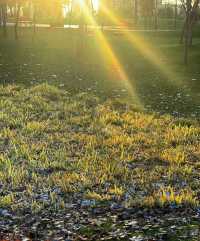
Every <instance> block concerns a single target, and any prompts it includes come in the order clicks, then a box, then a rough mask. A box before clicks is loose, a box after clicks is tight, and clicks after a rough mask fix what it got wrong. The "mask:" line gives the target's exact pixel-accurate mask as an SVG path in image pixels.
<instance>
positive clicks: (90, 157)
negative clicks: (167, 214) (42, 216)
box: [0, 84, 200, 212]
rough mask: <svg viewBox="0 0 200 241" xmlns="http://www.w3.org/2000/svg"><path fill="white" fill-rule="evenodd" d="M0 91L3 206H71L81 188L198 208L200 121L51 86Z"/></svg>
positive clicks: (85, 194) (101, 195)
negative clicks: (146, 110) (150, 112)
mask: <svg viewBox="0 0 200 241" xmlns="http://www.w3.org/2000/svg"><path fill="white" fill-rule="evenodd" d="M0 94H1V101H0V109H1V113H0V126H1V130H0V150H1V155H0V182H1V185H2V189H1V193H2V195H1V199H0V206H1V207H9V208H12V209H13V210H18V211H19V210H23V209H25V208H26V207H27V205H28V206H29V207H30V208H31V209H32V210H33V211H36V212H38V211H39V210H41V209H43V208H47V207H49V208H50V207H51V208H52V206H53V207H54V208H65V203H67V202H68V201H69V199H70V198H71V197H73V196H74V197H75V196H76V195H77V194H78V195H79V200H76V202H78V201H80V200H85V199H86V200H87V199H89V200H97V202H100V203H101V202H110V201H114V202H120V203H122V204H123V205H124V206H126V207H132V206H137V207H139V206H142V207H144V206H146V207H148V208H150V207H155V206H161V207H163V206H168V205H170V204H174V203H175V204H176V205H177V206H180V205H184V206H187V207H196V206H198V204H199V200H198V195H199V193H198V190H199V182H198V179H199V161H200V152H199V150H200V144H199V143H200V139H199V138H200V126H199V124H198V122H197V121H195V120H189V119H178V118H173V117H171V116H169V115H162V116H160V115H158V114H154V113H152V114H149V113H142V112H138V111H137V108H136V107H135V106H133V105H127V104H126V103H123V102H120V101H119V100H117V99H115V100H105V101H102V100H100V99H99V98H98V97H96V96H93V95H91V94H90V93H80V94H77V95H71V94H70V93H68V92H66V91H63V90H59V89H57V88H56V87H53V86H50V85H47V84H42V85H38V86H35V87H32V88H28V89H24V88H22V87H19V86H17V85H9V86H7V87H1V89H0ZM41 194H47V195H48V198H47V200H43V199H42V198H40V195H41ZM27 200H29V202H28V203H27Z"/></svg>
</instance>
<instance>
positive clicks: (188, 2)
mask: <svg viewBox="0 0 200 241" xmlns="http://www.w3.org/2000/svg"><path fill="white" fill-rule="evenodd" d="M186 4H187V5H186V27H185V51H184V63H185V64H186V65H187V64H188V52H189V38H190V33H191V26H190V11H191V0H187V3H186Z"/></svg>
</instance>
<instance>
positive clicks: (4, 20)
mask: <svg viewBox="0 0 200 241" xmlns="http://www.w3.org/2000/svg"><path fill="white" fill-rule="evenodd" d="M1 10H2V22H3V33H4V37H7V5H6V4H3V5H2V7H1Z"/></svg>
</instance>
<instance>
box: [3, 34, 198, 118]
mask: <svg viewBox="0 0 200 241" xmlns="http://www.w3.org/2000/svg"><path fill="white" fill-rule="evenodd" d="M19 32H20V38H19V40H18V41H15V40H14V31H13V29H9V31H8V38H7V39H4V38H1V40H0V43H1V44H0V54H1V58H0V64H1V66H0V70H1V73H0V82H1V83H2V84H5V85H7V84H9V83H14V84H23V85H26V86H30V85H32V86H34V85H37V84H40V83H44V82H45V83H46V82H47V83H49V84H54V85H56V86H58V87H59V86H60V87H62V88H65V89H66V90H70V91H72V92H75V93H77V92H79V91H88V90H89V91H90V92H93V93H95V94H96V95H98V96H100V97H107V96H109V97H113V96H114V97H116V96H121V97H122V98H124V97H125V98H126V99H129V100H130V101H132V100H133V99H134V98H132V97H131V96H130V95H129V94H128V93H127V91H125V90H126V86H125V85H124V84H123V82H122V81H121V80H120V78H119V77H118V76H117V75H116V74H115V70H113V68H112V66H111V65H109V64H107V63H106V61H105V59H106V57H107V53H106V52H105V50H99V49H100V43H99V42H98V41H96V38H95V35H94V34H93V33H89V34H85V35H84V36H82V35H80V34H79V33H78V32H76V31H71V32H70V31H63V30H59V29H57V30H56V29H40V30H38V31H37V34H36V36H35V37H33V32H32V31H31V30H30V29H20V30H19ZM134 34H135V33H134V32H133V33H132V36H133V37H134ZM137 34H138V33H137ZM139 35H140V36H141V37H142V38H143V39H144V40H145V42H147V43H148V44H149V45H150V46H151V47H152V49H153V50H152V52H153V54H155V56H156V57H155V59H156V60H158V61H159V63H160V64H162V68H164V69H165V70H167V72H168V71H170V73H171V74H170V75H169V74H164V73H163V71H161V69H160V66H159V65H154V64H153V63H152V61H151V59H149V58H148V57H147V54H146V52H147V51H146V50H145V51H144V52H143V53H141V51H139V50H138V48H137V47H136V45H131V44H130V43H129V42H128V41H127V39H126V37H125V36H124V35H123V34H119V33H117V32H116V33H109V32H105V37H106V38H107V40H108V42H109V43H110V45H111V46H112V49H113V51H114V52H115V54H116V56H117V57H118V59H119V61H120V62H121V64H122V66H123V68H124V70H125V72H126V73H127V75H128V77H129V81H130V84H131V85H132V86H133V89H134V90H135V95H136V96H137V99H139V101H140V103H141V106H144V108H146V109H149V110H153V111H156V112H160V113H170V114H173V115H176V116H177V115H178V116H183V115H184V116H189V117H195V116H196V117H199V114H200V106H199V98H200V97H199V80H200V73H199V59H200V56H199V48H200V46H199V40H198V33H196V35H195V38H194V46H193V47H192V48H191V51H190V64H189V66H187V67H185V66H184V65H183V60H182V59H183V46H181V45H179V35H180V33H179V32H152V33H151V32H147V33H146V32H143V33H142V32H141V33H139ZM158 53H159V54H158Z"/></svg>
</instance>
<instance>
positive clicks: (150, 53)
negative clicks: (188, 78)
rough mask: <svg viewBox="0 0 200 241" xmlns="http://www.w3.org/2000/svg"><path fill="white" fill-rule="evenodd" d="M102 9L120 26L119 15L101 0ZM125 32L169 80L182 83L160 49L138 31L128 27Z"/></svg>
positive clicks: (177, 83)
mask: <svg viewBox="0 0 200 241" xmlns="http://www.w3.org/2000/svg"><path fill="white" fill-rule="evenodd" d="M101 11H102V12H103V14H105V15H106V17H108V18H109V19H110V21H111V22H112V23H113V24H116V25H118V26H120V25H121V23H122V22H123V21H122V20H121V19H120V18H119V17H117V16H116V15H115V14H114V13H113V12H112V11H111V10H109V9H108V8H107V7H106V5H105V4H103V3H102V2H101ZM122 30H123V34H124V36H125V37H126V39H127V40H128V41H129V42H130V43H131V45H132V46H133V47H134V48H136V49H138V50H139V51H140V53H141V54H143V55H144V56H145V57H146V58H147V59H148V60H149V61H150V62H151V63H152V64H153V65H154V66H156V67H157V68H158V69H159V71H161V73H162V74H163V75H164V76H165V77H167V79H168V80H169V81H171V82H172V83H173V84H175V85H181V84H182V81H181V78H180V77H179V76H177V73H174V72H173V71H172V70H171V69H170V68H169V65H167V66H166V64H165V63H164V62H163V59H165V58H164V56H163V55H162V54H161V53H160V52H159V51H158V49H155V48H153V46H152V45H151V44H150V43H148V42H147V41H145V39H144V38H143V37H142V36H141V35H139V34H138V33H137V32H136V31H135V32H134V34H133V32H131V31H129V30H127V29H123V28H122Z"/></svg>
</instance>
